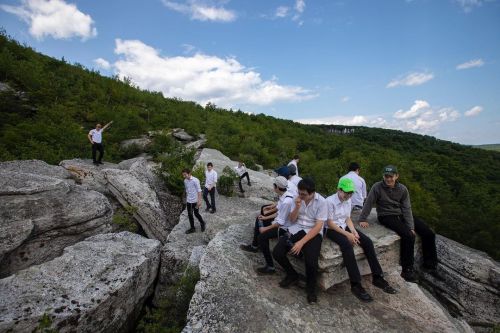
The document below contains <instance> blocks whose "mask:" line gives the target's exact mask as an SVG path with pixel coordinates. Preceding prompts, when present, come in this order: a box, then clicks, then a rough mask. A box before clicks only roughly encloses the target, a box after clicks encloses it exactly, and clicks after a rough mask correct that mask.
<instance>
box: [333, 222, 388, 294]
mask: <svg viewBox="0 0 500 333" xmlns="http://www.w3.org/2000/svg"><path fill="white" fill-rule="evenodd" d="M346 231H348V232H351V230H349V227H346ZM356 231H357V232H358V235H359V245H360V246H361V248H362V249H363V252H364V253H365V256H366V260H368V264H369V265H370V270H371V272H372V275H373V276H382V274H383V271H382V267H380V263H379V262H378V259H377V254H376V253H375V248H374V247H373V242H372V240H371V239H370V237H368V236H366V235H365V234H364V233H362V232H361V231H359V230H358V229H356ZM326 237H328V238H329V239H330V240H332V241H334V242H335V243H337V244H338V245H339V246H340V251H341V252H342V258H343V259H344V265H345V268H346V269H347V274H348V275H349V280H350V281H351V285H355V284H360V283H361V274H360V273H359V268H358V263H357V261H356V257H355V255H354V247H353V245H352V244H351V242H350V241H349V239H347V237H346V236H344V235H342V234H341V233H339V232H336V231H335V230H333V229H327V230H326Z"/></svg>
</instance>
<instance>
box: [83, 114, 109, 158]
mask: <svg viewBox="0 0 500 333" xmlns="http://www.w3.org/2000/svg"><path fill="white" fill-rule="evenodd" d="M112 123H113V121H110V122H109V123H107V124H106V125H104V127H102V125H101V124H97V125H95V129H93V130H90V132H89V134H88V135H87V137H88V139H89V141H90V143H91V144H92V160H93V162H94V165H99V164H102V158H103V156H104V146H103V145H102V132H104V130H105V129H106V128H108V127H109V125H111V124H112ZM98 151H99V158H97V159H96V155H97V152H98Z"/></svg>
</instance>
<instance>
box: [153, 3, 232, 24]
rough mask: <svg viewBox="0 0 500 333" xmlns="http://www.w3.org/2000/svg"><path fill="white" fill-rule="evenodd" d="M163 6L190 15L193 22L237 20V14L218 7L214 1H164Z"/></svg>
mask: <svg viewBox="0 0 500 333" xmlns="http://www.w3.org/2000/svg"><path fill="white" fill-rule="evenodd" d="M162 2H163V4H164V5H165V6H166V7H167V8H169V9H171V10H174V11H176V12H179V13H182V14H186V15H189V16H190V17H191V20H198V21H215V22H217V21H218V22H232V21H234V20H236V13H235V12H234V11H232V10H228V9H225V8H224V7H223V6H221V5H217V2H214V1H203V0H188V1H186V3H178V2H174V1H169V0H162Z"/></svg>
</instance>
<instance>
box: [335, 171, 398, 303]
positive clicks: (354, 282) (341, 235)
mask: <svg viewBox="0 0 500 333" xmlns="http://www.w3.org/2000/svg"><path fill="white" fill-rule="evenodd" d="M354 192H355V186H354V182H353V181H352V179H350V178H341V179H340V180H339V183H338V186H337V192H336V193H334V194H332V195H331V196H329V197H328V198H326V202H327V205H328V220H327V230H326V237H327V238H329V239H330V240H332V241H333V242H335V243H337V244H338V245H339V246H340V251H341V252H342V258H343V259H344V265H345V267H346V269H347V274H348V275H349V280H350V282H351V292H352V293H353V294H354V295H355V296H356V297H357V298H359V299H360V300H362V301H364V302H371V301H373V299H372V297H371V296H370V295H369V294H368V293H367V292H366V290H365V289H364V288H363V286H362V285H361V274H360V272H359V268H358V264H357V262H356V257H355V255H354V249H353V248H354V246H356V245H359V246H361V247H362V248H363V252H364V253H365V256H366V259H367V260H368V264H369V265H370V270H371V272H372V283H373V285H374V286H376V287H379V288H381V289H382V290H383V291H385V292H386V293H389V294H395V293H397V291H396V290H395V289H394V288H392V287H391V286H390V285H389V283H388V282H387V281H386V280H385V279H384V277H383V271H382V267H380V264H379V262H378V259H377V255H376V253H375V248H374V247H373V242H372V240H371V239H370V238H369V237H368V236H366V235H365V234H363V233H362V232H361V231H357V230H356V229H355V228H354V225H353V223H352V220H351V205H352V204H351V197H352V195H353V194H354Z"/></svg>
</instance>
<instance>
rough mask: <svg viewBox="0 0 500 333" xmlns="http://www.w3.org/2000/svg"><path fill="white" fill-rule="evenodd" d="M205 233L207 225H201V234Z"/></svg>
mask: <svg viewBox="0 0 500 333" xmlns="http://www.w3.org/2000/svg"><path fill="white" fill-rule="evenodd" d="M203 231H205V223H201V232H203Z"/></svg>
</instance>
